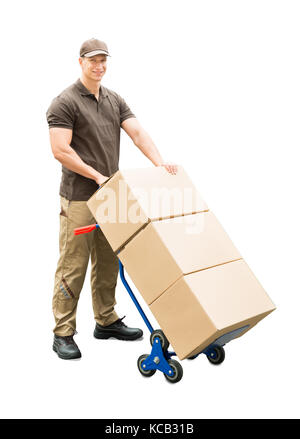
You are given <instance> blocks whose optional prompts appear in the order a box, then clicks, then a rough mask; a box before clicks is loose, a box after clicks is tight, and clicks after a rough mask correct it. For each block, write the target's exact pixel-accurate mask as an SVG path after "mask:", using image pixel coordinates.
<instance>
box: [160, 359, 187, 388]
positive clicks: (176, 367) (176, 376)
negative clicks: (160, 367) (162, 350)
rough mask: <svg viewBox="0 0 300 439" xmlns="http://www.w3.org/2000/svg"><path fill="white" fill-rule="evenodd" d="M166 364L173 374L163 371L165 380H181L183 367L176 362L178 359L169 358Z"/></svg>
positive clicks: (172, 381)
mask: <svg viewBox="0 0 300 439" xmlns="http://www.w3.org/2000/svg"><path fill="white" fill-rule="evenodd" d="M168 364H169V366H170V368H171V369H172V370H173V372H174V374H173V376H169V375H167V374H166V373H164V376H165V378H166V380H167V381H169V382H170V383H173V384H175V383H178V381H180V380H181V378H182V375H183V369H182V366H181V364H180V363H178V361H176V360H169V361H168Z"/></svg>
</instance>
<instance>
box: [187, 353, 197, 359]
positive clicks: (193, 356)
mask: <svg viewBox="0 0 300 439" xmlns="http://www.w3.org/2000/svg"><path fill="white" fill-rule="evenodd" d="M197 357H199V354H196V355H192V356H191V357H187V360H195V358H197Z"/></svg>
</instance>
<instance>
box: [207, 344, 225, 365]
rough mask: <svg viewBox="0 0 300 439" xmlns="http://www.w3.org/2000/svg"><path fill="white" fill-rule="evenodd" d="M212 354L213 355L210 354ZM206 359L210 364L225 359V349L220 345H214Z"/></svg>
mask: <svg viewBox="0 0 300 439" xmlns="http://www.w3.org/2000/svg"><path fill="white" fill-rule="evenodd" d="M211 354H213V356H212V355H211ZM207 359H208V361H209V362H210V363H211V364H221V363H223V361H224V360H225V351H224V349H223V348H222V346H215V347H214V348H213V349H212V350H211V351H210V355H207Z"/></svg>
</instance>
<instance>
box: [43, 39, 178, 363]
mask: <svg viewBox="0 0 300 439" xmlns="http://www.w3.org/2000/svg"><path fill="white" fill-rule="evenodd" d="M108 56H110V55H109V53H108V48H107V45H106V44H105V43H104V42H103V41H99V40H97V39H91V40H87V41H85V42H84V43H83V44H82V46H81V48H80V58H79V64H80V66H81V70H82V74H81V78H80V79H78V80H77V81H76V82H75V83H74V84H73V85H71V86H70V87H68V88H67V89H65V90H64V91H63V92H62V93H61V94H60V95H59V96H58V97H56V98H55V99H54V100H53V101H52V103H51V105H50V107H49V109H48V111H47V121H48V124H49V128H50V142H51V148H52V152H53V154H54V157H55V158H56V159H57V160H58V161H59V162H60V163H61V164H62V179H61V185H60V202H61V212H60V238H59V244H60V258H59V261H58V265H57V270H56V273H55V285H54V295H53V302H52V305H53V306H52V308H53V313H54V318H55V323H56V325H55V328H54V329H53V332H54V342H53V350H54V351H55V352H56V353H57V354H58V356H59V357H60V358H62V359H73V358H79V357H81V353H80V350H79V348H78V346H77V344H76V343H75V341H74V339H73V336H74V334H75V331H76V309H77V303H78V299H79V295H80V292H81V289H82V286H83V282H84V279H85V275H86V270H87V266H88V262H89V257H90V256H91V289H92V302H93V311H94V318H95V321H96V326H95V330H94V336H95V337H96V338H99V339H107V338H109V337H115V338H118V339H120V340H136V339H138V338H140V337H141V336H142V335H143V332H142V330H141V329H138V328H129V327H127V326H126V325H125V324H124V322H123V321H122V320H123V318H124V317H123V318H122V319H120V318H119V317H118V315H117V314H116V312H115V310H114V306H115V304H116V301H115V288H116V283H117V276H118V258H117V256H116V255H115V254H114V252H113V250H112V248H111V247H110V245H109V244H108V242H107V240H106V238H105V237H104V235H103V233H102V232H101V229H97V231H94V232H93V233H89V234H84V235H78V236H74V235H73V230H74V229H75V228H76V227H81V226H84V225H88V224H91V223H95V222H96V220H95V218H93V216H92V215H91V212H90V211H89V209H88V207H87V205H86V201H87V200H88V199H89V198H90V197H91V196H92V195H93V193H94V192H96V190H97V189H98V187H99V185H101V184H102V183H103V182H104V181H105V180H106V179H107V178H108V177H109V176H111V175H112V174H113V173H115V172H116V171H117V170H118V164H119V148H120V127H122V128H123V129H124V131H125V132H126V133H127V134H128V135H129V136H130V137H131V139H132V140H133V142H134V144H135V145H136V146H137V147H138V148H139V149H140V150H141V151H142V152H143V153H144V154H145V156H146V157H147V158H148V159H149V160H150V161H151V162H152V163H153V164H154V165H155V166H164V167H165V168H166V169H167V171H168V172H170V173H172V174H174V173H176V172H177V168H176V166H175V165H171V164H167V163H164V161H163V159H162V157H161V155H160V153H159V151H158V150H157V148H156V146H155V145H154V143H153V141H152V140H151V138H150V136H149V135H148V134H147V133H146V132H145V130H144V129H143V128H142V127H141V125H140V124H139V122H138V121H137V119H136V118H135V116H134V114H133V113H132V112H131V110H130V108H129V107H128V105H127V104H126V102H125V101H124V99H122V98H121V97H120V96H119V95H118V94H117V93H115V92H114V91H112V90H109V89H107V88H105V87H103V86H102V85H100V84H101V81H102V78H103V76H104V74H105V72H106V67H107V57H108Z"/></svg>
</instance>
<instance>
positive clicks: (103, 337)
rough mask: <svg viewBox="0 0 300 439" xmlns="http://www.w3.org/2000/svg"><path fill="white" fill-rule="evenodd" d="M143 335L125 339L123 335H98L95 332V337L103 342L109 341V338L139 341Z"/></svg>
mask: <svg viewBox="0 0 300 439" xmlns="http://www.w3.org/2000/svg"><path fill="white" fill-rule="evenodd" d="M142 336H143V334H141V335H133V336H132V337H123V336H122V335H108V334H97V333H95V332H94V337H95V338H97V339H99V340H100V339H101V340H107V339H108V338H117V339H118V340H125V341H126V340H128V341H132V340H137V339H138V338H141V337H142Z"/></svg>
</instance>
